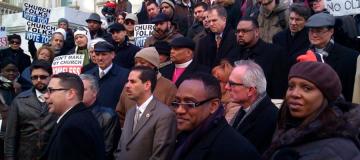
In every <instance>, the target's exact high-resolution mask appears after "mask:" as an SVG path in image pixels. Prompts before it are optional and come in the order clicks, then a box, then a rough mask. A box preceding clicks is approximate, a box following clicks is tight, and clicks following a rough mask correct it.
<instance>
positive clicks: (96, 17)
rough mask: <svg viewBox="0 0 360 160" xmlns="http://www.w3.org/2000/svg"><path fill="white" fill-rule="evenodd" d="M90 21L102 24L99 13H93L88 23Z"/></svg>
mask: <svg viewBox="0 0 360 160" xmlns="http://www.w3.org/2000/svg"><path fill="white" fill-rule="evenodd" d="M89 21H96V22H98V23H100V24H101V23H102V22H101V19H100V15H99V14H97V13H91V14H90V16H89V18H88V19H86V22H89Z"/></svg>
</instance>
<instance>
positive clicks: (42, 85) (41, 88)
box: [34, 83, 47, 93]
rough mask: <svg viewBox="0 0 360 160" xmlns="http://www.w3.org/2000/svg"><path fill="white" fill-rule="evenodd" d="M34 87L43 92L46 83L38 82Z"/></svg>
mask: <svg viewBox="0 0 360 160" xmlns="http://www.w3.org/2000/svg"><path fill="white" fill-rule="evenodd" d="M34 87H35V89H36V90H38V91H40V92H42V93H43V92H45V91H46V88H47V85H45V84H43V83H38V84H35V85H34Z"/></svg>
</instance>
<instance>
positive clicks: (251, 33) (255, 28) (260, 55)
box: [227, 17, 289, 99]
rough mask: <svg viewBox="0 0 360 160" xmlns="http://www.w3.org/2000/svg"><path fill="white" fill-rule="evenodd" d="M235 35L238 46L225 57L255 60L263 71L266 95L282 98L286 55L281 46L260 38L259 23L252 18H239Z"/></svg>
mask: <svg viewBox="0 0 360 160" xmlns="http://www.w3.org/2000/svg"><path fill="white" fill-rule="evenodd" d="M236 36H237V37H236V38H237V43H238V46H237V47H236V48H234V49H233V50H232V51H231V52H230V53H229V54H228V56H227V59H228V60H229V61H230V62H234V61H237V60H248V59H250V60H253V61H255V62H256V63H257V64H259V65H260V66H261V68H262V69H263V71H264V73H265V77H266V80H267V93H268V95H269V96H270V97H271V98H279V99H282V98H283V97H284V96H285V91H286V87H287V74H288V68H289V67H288V56H287V55H286V54H285V52H284V51H283V50H282V49H281V48H279V47H277V46H275V45H273V44H269V43H266V42H264V41H263V40H262V39H260V36H259V25H258V23H257V21H256V20H255V19H254V18H251V17H243V18H241V19H240V21H239V24H238V26H237V31H236Z"/></svg>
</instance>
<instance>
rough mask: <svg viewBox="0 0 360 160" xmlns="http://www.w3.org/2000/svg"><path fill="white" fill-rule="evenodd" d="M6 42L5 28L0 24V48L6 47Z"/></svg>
mask: <svg viewBox="0 0 360 160" xmlns="http://www.w3.org/2000/svg"><path fill="white" fill-rule="evenodd" d="M7 44H8V43H7V36H6V28H5V27H3V26H0V48H4V47H7Z"/></svg>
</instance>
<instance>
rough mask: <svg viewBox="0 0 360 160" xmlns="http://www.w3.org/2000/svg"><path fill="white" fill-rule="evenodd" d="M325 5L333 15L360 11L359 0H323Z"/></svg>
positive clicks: (353, 13) (352, 13)
mask: <svg viewBox="0 0 360 160" xmlns="http://www.w3.org/2000/svg"><path fill="white" fill-rule="evenodd" d="M325 7H326V9H327V10H328V11H329V12H330V14H332V15H334V16H344V15H355V14H359V13H360V0H325Z"/></svg>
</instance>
